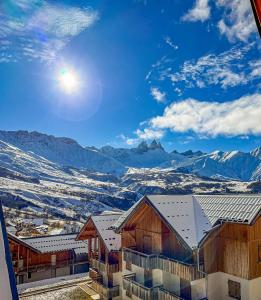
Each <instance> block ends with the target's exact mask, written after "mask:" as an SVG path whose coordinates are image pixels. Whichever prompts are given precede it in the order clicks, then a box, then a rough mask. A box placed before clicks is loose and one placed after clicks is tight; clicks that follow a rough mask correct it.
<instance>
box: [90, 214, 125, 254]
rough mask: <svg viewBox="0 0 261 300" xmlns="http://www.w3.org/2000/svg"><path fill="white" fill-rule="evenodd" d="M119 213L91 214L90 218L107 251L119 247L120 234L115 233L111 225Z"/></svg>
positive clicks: (115, 249) (116, 249)
mask: <svg viewBox="0 0 261 300" xmlns="http://www.w3.org/2000/svg"><path fill="white" fill-rule="evenodd" d="M120 216H121V214H119V213H117V214H115V213H112V214H105V215H99V216H92V217H91V219H92V221H93V223H94V225H95V227H96V229H97V231H98V233H99V235H100V236H101V238H102V240H103V241H104V243H105V246H106V247H107V249H108V250H109V251H118V250H119V249H120V247H121V237H120V234H118V233H115V231H114V230H113V229H112V228H111V226H112V225H113V224H114V223H115V222H116V221H117V220H118V219H119V217H120Z"/></svg>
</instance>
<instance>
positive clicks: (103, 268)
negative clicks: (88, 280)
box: [90, 258, 106, 273]
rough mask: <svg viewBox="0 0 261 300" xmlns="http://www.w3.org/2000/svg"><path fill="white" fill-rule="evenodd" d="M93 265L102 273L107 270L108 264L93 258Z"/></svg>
mask: <svg viewBox="0 0 261 300" xmlns="http://www.w3.org/2000/svg"><path fill="white" fill-rule="evenodd" d="M90 263H91V267H92V268H95V269H97V270H98V271H99V272H100V273H103V272H106V264H105V262H103V261H101V260H98V259H95V258H91V261H90Z"/></svg>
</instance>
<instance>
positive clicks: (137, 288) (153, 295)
mask: <svg viewBox="0 0 261 300" xmlns="http://www.w3.org/2000/svg"><path fill="white" fill-rule="evenodd" d="M123 289H124V290H126V295H127V296H128V297H129V298H131V296H132V295H135V296H136V297H138V298H140V299H143V300H156V299H158V298H157V294H158V287H146V286H144V285H143V284H141V283H139V282H137V281H136V276H135V274H130V275H125V276H123Z"/></svg>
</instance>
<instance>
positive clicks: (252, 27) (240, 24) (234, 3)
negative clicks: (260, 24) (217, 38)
mask: <svg viewBox="0 0 261 300" xmlns="http://www.w3.org/2000/svg"><path fill="white" fill-rule="evenodd" d="M216 5H217V6H218V7H219V8H221V9H223V10H224V12H223V16H222V19H221V20H220V21H219V22H218V28H219V31H220V33H221V34H223V35H226V36H227V38H228V40H229V41H231V42H234V41H236V40H240V41H244V42H247V40H248V39H249V37H250V36H251V35H252V33H254V32H256V31H257V28H256V24H255V20H254V16H253V13H252V9H251V4H250V1H246V0H217V2H216Z"/></svg>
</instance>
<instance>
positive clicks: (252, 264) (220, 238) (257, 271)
mask: <svg viewBox="0 0 261 300" xmlns="http://www.w3.org/2000/svg"><path fill="white" fill-rule="evenodd" d="M258 245H261V218H259V219H258V220H257V221H256V222H255V223H254V224H253V225H251V226H249V225H244V224H237V223H225V224H223V225H222V226H221V228H219V229H217V230H215V231H213V232H212V234H211V235H210V237H209V238H208V239H207V241H206V242H205V244H204V246H203V251H204V263H205V271H206V272H207V273H214V272H218V271H220V272H224V273H228V274H231V275H235V276H238V277H242V278H246V279H253V278H257V277H260V276H261V263H260V262H258Z"/></svg>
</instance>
